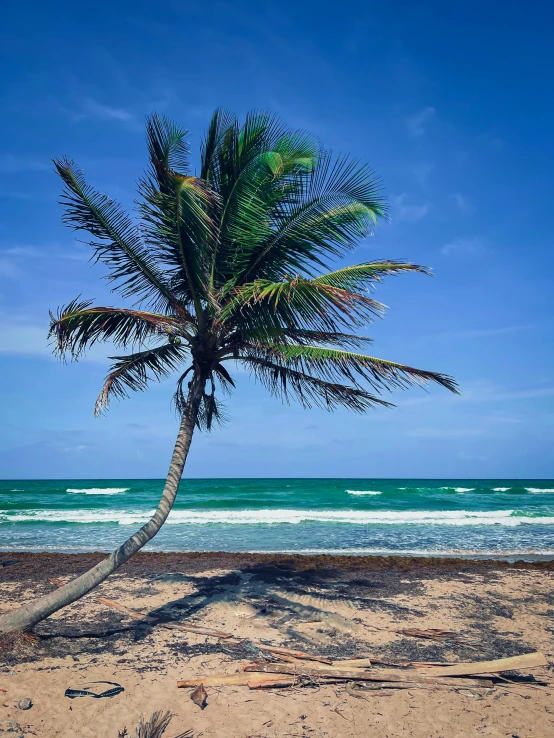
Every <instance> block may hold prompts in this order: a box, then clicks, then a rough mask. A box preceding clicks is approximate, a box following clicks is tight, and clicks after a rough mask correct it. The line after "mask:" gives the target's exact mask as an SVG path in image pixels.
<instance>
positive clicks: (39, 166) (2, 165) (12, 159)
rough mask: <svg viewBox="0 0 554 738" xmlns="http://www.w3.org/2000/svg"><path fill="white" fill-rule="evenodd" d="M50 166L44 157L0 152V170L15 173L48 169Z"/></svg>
mask: <svg viewBox="0 0 554 738" xmlns="http://www.w3.org/2000/svg"><path fill="white" fill-rule="evenodd" d="M51 168H52V165H51V162H50V160H49V159H48V158H47V157H45V158H44V159H39V158H38V157H28V156H16V155H15V154H10V153H3V154H0V172H6V173H15V172H29V171H49V170H50V169H51Z"/></svg>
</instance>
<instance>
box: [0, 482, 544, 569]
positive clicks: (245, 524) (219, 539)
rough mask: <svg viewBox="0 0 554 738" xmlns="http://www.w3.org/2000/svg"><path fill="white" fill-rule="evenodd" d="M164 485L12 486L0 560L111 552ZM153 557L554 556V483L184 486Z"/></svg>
mask: <svg viewBox="0 0 554 738" xmlns="http://www.w3.org/2000/svg"><path fill="white" fill-rule="evenodd" d="M163 484H164V482H163V480H157V479H117V480H115V479H114V480H106V479H101V480H100V479H91V480H82V479H80V480H75V479H73V480H72V479H66V480H32V481H29V480H28V481H17V480H11V481H10V480H3V481H0V550H2V551H11V550H19V551H22V550H25V551H60V552H72V551H109V550H111V549H113V548H115V547H116V546H117V545H118V544H119V543H121V542H122V541H123V540H125V538H126V537H127V536H128V535H130V534H131V533H132V532H133V531H134V530H135V529H136V528H138V527H140V525H141V524H142V523H144V522H145V521H146V520H147V519H148V517H149V516H150V515H151V514H152V512H153V510H154V508H155V506H156V504H157V501H158V499H159V496H160V493H161V491H162V489H163ZM146 550H150V551H257V552H294V553H341V554H403V555H412V554H416V555H427V556H434V555H465V556H484V555H495V556H503V557H513V556H524V557H542V556H550V557H551V556H554V480H536V479H535V480H531V479H529V480H522V479H494V480H490V479H489V480H483V479H183V481H182V482H181V486H180V490H179V495H178V498H177V502H176V504H175V507H174V509H173V511H172V512H171V514H170V516H169V519H168V521H167V523H166V524H165V526H164V527H163V529H162V530H161V532H160V533H159V534H158V536H156V538H155V539H154V540H153V541H151V542H150V543H149V544H148V546H147V547H146Z"/></svg>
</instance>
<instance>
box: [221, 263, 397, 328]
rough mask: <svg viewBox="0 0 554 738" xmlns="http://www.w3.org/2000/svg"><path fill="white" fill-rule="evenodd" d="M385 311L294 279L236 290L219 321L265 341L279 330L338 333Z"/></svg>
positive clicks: (323, 286) (365, 299)
mask: <svg viewBox="0 0 554 738" xmlns="http://www.w3.org/2000/svg"><path fill="white" fill-rule="evenodd" d="M384 310H385V306H384V305H382V304H381V303H379V302H376V301H375V300H372V299H371V298H369V297H367V296H366V295H360V294H358V293H355V292H349V291H348V290H343V289H340V288H338V287H333V286H331V285H326V284H323V283H318V282H316V281H315V280H309V279H305V278H303V277H300V276H296V277H295V278H294V279H291V278H288V279H285V280H283V281H281V282H270V281H269V280H262V279H260V280H257V281H255V282H252V283H249V284H245V285H242V286H240V287H237V288H235V289H234V290H233V293H232V296H231V299H230V300H229V302H228V303H227V304H226V305H225V306H224V308H223V309H222V312H221V318H220V319H221V320H222V321H225V320H232V321H234V322H235V323H236V324H237V326H239V328H241V329H243V330H244V331H245V332H247V333H251V334H252V333H257V335H258V336H260V337H261V336H262V335H263V336H264V337H265V338H267V337H268V336H270V335H271V334H272V333H275V331H276V330H279V329H289V330H297V329H306V330H315V331H324V332H327V333H337V332H341V328H343V327H351V326H359V325H363V323H364V322H368V321H370V320H372V319H373V317H375V316H378V317H380V316H381V315H382V314H383V312H384Z"/></svg>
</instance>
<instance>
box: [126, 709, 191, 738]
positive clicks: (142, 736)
mask: <svg viewBox="0 0 554 738" xmlns="http://www.w3.org/2000/svg"><path fill="white" fill-rule="evenodd" d="M172 717H173V713H171V712H170V711H169V710H168V711H167V712H163V711H162V710H158V711H157V712H153V713H152V715H151V716H150V720H148V721H146V720H145V719H144V717H141V719H140V721H139V724H138V726H137V738H162V736H163V734H164V733H165V731H166V730H167V727H168V725H169V723H170V722H171V718H172ZM127 735H128V733H127V729H126V728H124V729H123V732H121V731H120V732H119V738H121V737H122V736H127ZM175 738H194V736H193V732H192V730H187V731H185V732H184V733H180V734H179V735H178V736H175Z"/></svg>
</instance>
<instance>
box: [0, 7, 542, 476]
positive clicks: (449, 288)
mask: <svg viewBox="0 0 554 738" xmlns="http://www.w3.org/2000/svg"><path fill="white" fill-rule="evenodd" d="M339 8H340V12H339ZM553 15H554V11H553V10H552V5H551V4H550V3H547V2H535V3H532V4H530V5H529V6H528V7H527V8H526V12H525V13H523V12H522V8H521V4H519V3H518V4H516V3H515V2H511V1H508V2H502V3H500V2H494V1H493V0H491V2H489V3H485V4H483V3H482V2H481V3H476V2H473V0H470V1H469V2H466V3H463V4H462V3H443V2H438V1H437V2H425V1H420V2H418V3H413V2H395V3H376V2H372V1H370V2H367V1H366V2H346V3H342V4H340V6H338V5H337V4H335V3H329V2H317V3H316V2H311V1H308V2H291V1H290V0H282V1H281V2H278V3H277V2H265V3H259V2H257V3H250V2H244V1H241V0H237V1H236V2H233V3H231V2H229V3H226V2H210V1H209V0H206V1H205V2H202V3H200V2H196V3H193V2H188V3H182V2H173V0H171V1H168V0H162V1H161V2H132V3H131V2H123V1H122V0H112V1H111V2H109V3H108V2H106V1H105V0H99V1H98V2H96V3H94V4H82V3H69V2H61V1H58V2H57V3H39V2H17V3H16V2H8V4H7V5H6V6H5V7H4V12H3V24H2V29H0V37H1V44H0V47H1V54H2V78H3V86H2V91H1V92H0V99H1V104H2V111H3V114H2V117H1V118H0V130H1V137H0V141H1V143H0V208H1V210H2V214H1V218H0V392H1V395H2V397H1V407H2V420H1V424H0V425H1V427H0V476H1V477H4V478H23V477H24V478H27V477H37V478H40V477H60V478H73V477H84V478H95V477H161V476H164V475H165V472H166V469H167V465H168V462H169V457H170V453H171V450H172V446H173V440H174V436H175V433H176V428H177V421H176V418H175V414H174V412H173V411H172V409H171V407H170V398H171V394H172V387H171V385H170V384H162V385H159V386H156V385H154V386H153V389H152V390H151V391H150V392H149V393H147V394H138V395H135V396H134V397H132V398H131V399H129V400H127V401H124V402H119V403H118V402H116V403H114V404H113V405H112V408H111V410H110V412H109V413H108V414H107V415H106V416H105V417H103V418H101V419H98V420H95V419H94V417H93V414H92V408H93V405H94V400H95V397H96V395H97V393H98V391H99V388H100V386H101V383H102V379H103V376H104V374H105V373H106V370H107V366H108V364H107V361H106V359H105V356H106V355H107V354H109V353H110V350H109V348H108V347H106V348H105V350H99V349H96V350H95V351H94V352H93V353H92V354H91V355H90V356H89V357H88V358H86V359H84V360H82V361H80V362H79V363H78V364H76V365H63V364H61V363H59V362H57V361H56V360H54V359H53V358H51V356H50V354H49V348H48V346H47V343H46V339H45V335H46V327H47V323H48V311H49V310H55V309H56V307H57V306H58V305H60V304H63V303H66V302H68V301H69V300H71V299H72V298H74V297H76V296H77V295H79V294H82V295H83V296H84V297H90V298H95V300H96V301H97V303H99V304H121V300H120V298H119V297H118V296H117V295H112V294H110V292H109V289H108V287H107V285H106V283H105V281H103V280H102V277H103V274H104V271H103V269H102V268H101V267H98V266H95V267H92V266H91V265H89V264H88V263H87V259H88V256H89V252H88V250H87V247H86V246H85V245H83V244H82V243H79V242H77V241H76V240H75V239H74V236H73V234H72V233H71V232H70V231H68V230H66V229H64V228H63V227H62V225H61V223H60V212H61V211H60V208H59V206H58V205H57V199H58V197H59V192H60V184H59V181H57V179H56V177H55V176H54V174H53V172H52V165H51V162H50V159H51V157H53V156H57V155H60V154H68V155H70V156H71V157H73V158H74V159H75V160H76V161H77V162H78V163H79V164H80V165H81V167H82V168H83V169H84V170H85V172H86V174H87V177H88V179H89V181H90V182H91V183H93V184H94V185H95V186H97V187H98V188H99V189H101V190H102V191H104V192H106V193H107V194H110V195H111V196H112V197H114V198H115V199H117V200H119V201H121V202H122V203H123V204H124V205H125V206H128V207H130V206H131V205H132V201H133V197H134V184H135V182H136V180H137V178H138V177H139V176H140V174H141V172H142V170H143V168H144V166H145V161H146V160H145V146H144V135H143V127H144V117H145V115H146V114H148V113H150V112H152V111H154V110H156V111H158V112H162V113H165V114H167V115H169V116H170V117H173V118H175V119H176V120H178V121H179V122H180V123H181V124H182V125H184V126H185V127H187V128H188V129H190V132H191V143H192V147H193V150H194V151H197V150H198V145H199V141H200V138H201V135H202V132H203V130H204V128H205V126H206V123H207V121H208V118H209V116H210V114H211V112H212V111H213V109H214V108H215V107H216V106H218V105H222V106H224V107H227V108H229V109H231V110H233V111H235V112H237V113H238V114H239V115H243V114H244V113H245V111H247V110H248V109H251V108H267V109H270V110H272V111H274V112H276V113H277V114H279V115H280V116H282V117H283V118H284V119H285V120H286V121H287V122H288V123H289V124H290V125H291V126H292V127H295V128H296V127H301V128H305V129H307V130H310V131H312V132H313V133H315V134H317V135H318V136H319V137H320V138H321V139H322V140H323V142H324V143H325V144H326V145H327V146H330V147H332V148H333V149H335V150H337V151H346V152H350V153H351V154H353V155H355V156H356V157H359V158H360V159H362V160H365V161H367V162H369V163H370V164H371V166H372V167H373V168H374V169H375V170H376V171H377V172H378V173H379V175H380V176H381V177H382V179H383V180H384V183H385V186H386V191H387V194H388V197H389V199H390V202H391V211H392V222H391V223H390V224H387V225H383V226H381V227H380V228H379V229H378V231H377V232H376V234H375V236H374V237H373V238H371V239H368V240H367V241H365V242H364V243H362V244H360V248H359V249H358V251H357V252H356V254H355V255H354V256H353V259H355V260H357V261H365V260H369V259H373V258H384V257H386V258H405V259H408V260H411V261H416V262H419V263H422V264H426V265H430V266H432V267H433V268H434V271H435V277H434V278H432V279H429V278H427V277H424V276H421V275H405V276H402V277H397V278H393V279H391V280H390V281H388V282H386V283H385V284H384V285H383V286H381V287H380V288H379V291H378V297H379V299H381V300H382V301H384V302H385V303H386V304H388V305H389V306H390V307H391V309H390V311H389V314H388V315H387V317H386V318H385V320H384V321H382V322H379V324H376V325H374V326H372V327H371V328H370V329H369V331H368V335H371V336H373V337H374V338H375V345H374V348H373V353H374V354H375V355H377V356H381V357H384V358H390V359H394V360H398V361H403V362H405V363H410V364H412V365H416V366H420V367H422V368H427V369H433V370H439V371H444V372H447V373H450V374H453V375H455V376H456V377H457V379H458V380H459V382H460V384H461V386H462V389H463V394H462V396H461V397H455V396H452V395H450V394H448V393H446V391H443V390H441V389H440V388H438V389H432V390H431V391H430V392H429V394H426V393H425V392H423V391H421V390H417V389H413V390H410V391H409V392H399V393H395V395H394V397H393V401H394V402H395V403H396V404H397V408H396V409H393V410H378V411H375V412H372V413H370V414H368V415H366V416H361V417H360V416H355V415H350V414H348V413H346V412H337V413H334V414H328V413H326V412H322V411H304V410H302V409H300V408H299V407H295V406H291V407H287V406H283V405H281V404H280V403H279V402H278V401H276V400H274V399H272V398H270V397H269V396H267V395H266V394H265V392H264V390H263V389H262V388H261V387H258V386H256V385H255V384H254V382H253V380H250V379H249V377H248V375H246V374H241V375H239V382H238V389H237V392H236V393H235V395H234V397H233V399H232V400H231V402H230V403H229V415H230V418H231V421H230V423H229V424H228V425H227V426H226V427H225V428H224V429H223V430H218V431H215V432H213V433H212V434H210V435H203V436H198V437H197V438H196V439H195V441H194V444H193V449H192V452H191V456H190V460H189V463H188V467H187V471H186V474H189V475H191V476H338V477H340V476H360V477H364V476H366V477H380V476H392V477H395V476H398V477H401V476H404V477H409V476H413V477H515V476H518V477H553V476H554V457H553V454H552V453H551V452H552V447H553V441H554V368H553V362H552V345H553V340H552V339H553V333H554V322H553V318H552V292H553V283H552V282H553V280H552V274H553V272H554V270H553V267H554V263H553V262H554V258H553V249H552V239H553V236H552V233H554V209H553V208H552V204H551V200H552V184H553V182H552V164H551V162H552V160H553V154H554V151H553V149H554V137H553V136H552V128H553V126H552V122H553V112H554V103H553V97H552V94H551V85H552V76H553V72H554V63H553V62H554V55H553V46H554V45H553V43H552V27H553V25H552V24H553V21H554V17H553Z"/></svg>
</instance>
